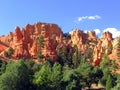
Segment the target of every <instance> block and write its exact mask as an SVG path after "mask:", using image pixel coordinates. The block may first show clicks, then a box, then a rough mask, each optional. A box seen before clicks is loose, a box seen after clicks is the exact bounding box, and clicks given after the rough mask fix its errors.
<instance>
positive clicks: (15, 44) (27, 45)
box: [0, 23, 63, 60]
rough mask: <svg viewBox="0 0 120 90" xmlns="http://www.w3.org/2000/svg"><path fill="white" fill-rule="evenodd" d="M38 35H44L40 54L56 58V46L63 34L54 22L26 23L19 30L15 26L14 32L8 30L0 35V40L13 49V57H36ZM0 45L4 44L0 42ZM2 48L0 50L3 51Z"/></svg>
mask: <svg viewBox="0 0 120 90" xmlns="http://www.w3.org/2000/svg"><path fill="white" fill-rule="evenodd" d="M40 35H42V36H43V37H44V48H43V49H42V54H43V55H44V56H45V58H48V57H51V58H53V60H56V59H57V53H56V47H57V45H58V44H59V42H61V41H62V38H60V37H61V36H62V35H63V33H62V31H61V29H60V28H59V27H58V26H57V25H56V24H47V23H36V24H34V25H30V24H28V25H26V26H25V27H24V28H22V30H20V28H19V27H16V28H15V32H14V33H12V32H10V34H9V35H8V36H2V37H0V40H1V41H2V42H3V43H6V44H7V45H8V46H9V47H12V48H13V49H14V54H13V57H14V58H15V59H19V58H36V54H37V52H38V45H37V39H38V37H39V36H40ZM60 39H61V40H60ZM0 47H4V46H3V45H1V44H0ZM4 48H6V47H4ZM4 48H3V49H1V50H0V51H1V52H2V51H4Z"/></svg>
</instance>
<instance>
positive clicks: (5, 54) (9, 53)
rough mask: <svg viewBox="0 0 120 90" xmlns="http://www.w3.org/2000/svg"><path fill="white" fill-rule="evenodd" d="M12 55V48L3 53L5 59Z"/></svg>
mask: <svg viewBox="0 0 120 90" xmlns="http://www.w3.org/2000/svg"><path fill="white" fill-rule="evenodd" d="M13 53H14V50H13V48H11V47H10V48H9V49H8V51H5V52H4V56H5V57H10V56H11V55H12V54H13Z"/></svg>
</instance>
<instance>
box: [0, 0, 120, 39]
mask: <svg viewBox="0 0 120 90" xmlns="http://www.w3.org/2000/svg"><path fill="white" fill-rule="evenodd" d="M35 22H47V23H55V24H58V25H59V26H60V27H61V29H62V30H63V32H64V33H66V32H69V31H71V30H72V29H74V28H79V29H81V30H84V31H89V30H95V31H96V32H97V33H98V35H100V33H101V32H102V31H107V30H108V31H110V32H112V33H113V34H115V33H116V34H115V35H118V34H120V0H0V35H3V34H8V33H9V32H10V31H14V28H15V26H20V28H22V27H24V26H25V25H26V24H28V23H29V24H34V23H35ZM115 35H114V37H115Z"/></svg>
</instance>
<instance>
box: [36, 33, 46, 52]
mask: <svg viewBox="0 0 120 90" xmlns="http://www.w3.org/2000/svg"><path fill="white" fill-rule="evenodd" d="M37 44H38V51H41V49H42V48H44V37H43V36H42V35H40V36H39V37H38V39H37Z"/></svg>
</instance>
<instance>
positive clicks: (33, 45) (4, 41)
mask: <svg viewBox="0 0 120 90" xmlns="http://www.w3.org/2000/svg"><path fill="white" fill-rule="evenodd" d="M40 35H42V36H43V38H44V42H43V43H44V48H42V49H41V52H42V54H43V55H44V56H45V60H46V59H47V58H53V60H54V61H56V60H57V53H56V52H57V51H56V50H57V46H58V45H59V46H60V47H61V48H62V47H66V49H71V48H72V49H73V47H74V45H77V47H78V49H79V51H81V52H82V53H83V54H84V53H85V51H86V50H87V49H88V48H90V49H92V50H93V55H94V56H93V60H92V61H93V65H95V66H96V65H99V63H100V62H101V60H102V55H103V54H104V53H106V54H107V55H109V57H110V58H111V59H116V57H115V56H116V55H115V54H116V53H117V50H116V49H115V48H116V45H117V42H116V39H115V40H113V38H112V34H111V33H110V32H104V33H103V34H102V37H101V38H100V39H98V38H96V34H95V32H94V31H90V32H88V33H84V32H83V31H81V30H74V31H72V32H71V37H70V38H69V39H68V40H65V38H64V37H63V33H62V31H61V29H60V28H59V27H58V26H57V25H56V24H47V23H35V24H34V25H30V24H27V25H26V26H25V27H24V28H22V29H20V28H19V27H16V28H15V32H13V33H12V32H10V34H9V35H7V36H1V37H0V55H1V56H3V55H2V54H4V53H3V52H4V50H6V49H7V48H9V47H12V48H13V49H14V54H13V55H12V56H13V58H15V59H19V58H33V59H37V57H36V55H37V52H38V46H39V45H38V44H37V39H38V37H39V36H40ZM111 46H112V47H113V50H110V49H111ZM113 57H114V58H113Z"/></svg>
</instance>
